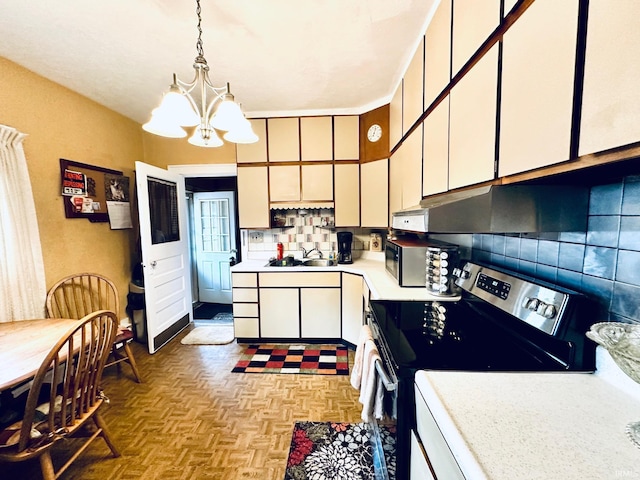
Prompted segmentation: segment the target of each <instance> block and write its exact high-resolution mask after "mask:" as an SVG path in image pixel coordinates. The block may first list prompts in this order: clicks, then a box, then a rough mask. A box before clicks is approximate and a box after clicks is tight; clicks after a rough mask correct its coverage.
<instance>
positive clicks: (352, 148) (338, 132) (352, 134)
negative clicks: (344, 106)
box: [333, 115, 360, 160]
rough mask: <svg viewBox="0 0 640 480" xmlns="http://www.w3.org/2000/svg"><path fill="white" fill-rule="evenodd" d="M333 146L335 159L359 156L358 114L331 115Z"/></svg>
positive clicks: (351, 158) (354, 158)
mask: <svg viewBox="0 0 640 480" xmlns="http://www.w3.org/2000/svg"><path fill="white" fill-rule="evenodd" d="M333 148H334V159H335V160H358V159H359V158H360V117H359V116H358V115H345V116H338V117H333Z"/></svg>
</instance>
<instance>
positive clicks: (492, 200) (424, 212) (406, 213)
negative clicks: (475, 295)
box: [391, 185, 589, 233]
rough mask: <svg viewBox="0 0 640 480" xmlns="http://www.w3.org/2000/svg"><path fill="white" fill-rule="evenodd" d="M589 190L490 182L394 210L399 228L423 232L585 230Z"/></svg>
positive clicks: (396, 227) (572, 187)
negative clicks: (486, 184) (410, 206)
mask: <svg viewBox="0 0 640 480" xmlns="http://www.w3.org/2000/svg"><path fill="white" fill-rule="evenodd" d="M588 201H589V190H588V188H587V187H581V186H575V185H571V186H568V185H489V186H484V187H477V188H472V189H470V190H464V191H461V192H452V193H445V194H443V195H437V196H434V197H429V198H426V199H424V200H422V202H420V205H417V206H415V207H412V208H407V209H404V210H400V211H398V212H395V213H393V214H392V222H391V226H392V227H393V228H394V229H396V230H408V231H412V232H420V233H540V232H574V231H581V232H584V231H586V228H587V214H588Z"/></svg>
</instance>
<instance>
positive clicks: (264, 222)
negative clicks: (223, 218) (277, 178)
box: [238, 167, 269, 228]
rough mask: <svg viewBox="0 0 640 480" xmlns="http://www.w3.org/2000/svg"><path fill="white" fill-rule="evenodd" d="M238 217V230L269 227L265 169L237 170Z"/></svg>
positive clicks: (249, 168)
mask: <svg viewBox="0 0 640 480" xmlns="http://www.w3.org/2000/svg"><path fill="white" fill-rule="evenodd" d="M238 217H239V219H240V222H239V223H240V228H268V227H269V179H268V174H267V167H243V168H238Z"/></svg>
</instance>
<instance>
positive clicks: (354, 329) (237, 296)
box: [232, 270, 369, 345]
mask: <svg viewBox="0 0 640 480" xmlns="http://www.w3.org/2000/svg"><path fill="white" fill-rule="evenodd" d="M232 281H233V317H234V325H235V332H236V337H237V338H244V339H260V338H282V339H298V338H301V339H305V338H309V339H311V338H326V339H344V340H346V341H347V342H349V343H351V344H354V345H355V344H356V343H357V342H358V336H359V335H360V328H361V327H362V318H363V299H364V302H365V303H366V304H367V305H368V297H369V289H368V287H367V284H366V282H365V281H364V280H363V278H362V276H361V275H356V274H352V273H346V272H339V271H326V270H324V271H320V272H310V271H301V272H273V271H270V272H259V273H258V272H251V273H244V272H243V273H240V272H234V273H233V274H232Z"/></svg>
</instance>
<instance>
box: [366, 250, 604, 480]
mask: <svg viewBox="0 0 640 480" xmlns="http://www.w3.org/2000/svg"><path fill="white" fill-rule="evenodd" d="M455 275H456V277H457V279H456V281H455V283H456V285H457V286H458V287H459V288H460V289H461V295H462V296H461V300H460V301H458V302H455V303H452V302H415V301H383V300H381V301H372V302H371V313H372V314H371V317H370V319H369V323H370V326H371V329H372V332H373V335H374V339H375V341H376V344H377V346H378V350H379V351H380V354H381V357H382V359H383V363H384V373H386V375H387V376H388V377H389V383H390V385H389V386H388V387H387V389H388V390H390V391H389V392H388V395H387V399H386V400H387V412H388V413H389V414H390V415H391V417H392V418H394V419H395V421H396V428H397V445H396V452H397V453H396V455H397V457H396V478H397V480H407V479H408V478H409V448H410V447H409V439H410V431H411V429H412V428H414V426H415V411H414V393H413V392H414V390H413V378H414V374H415V372H416V370H419V369H431V370H465V371H525V372H526V371H532V372H536V371H537V372H539V371H593V370H594V369H595V343H593V342H591V341H590V340H588V339H587V338H586V336H585V332H586V331H587V330H588V329H589V327H590V326H591V324H592V323H595V321H596V319H595V318H594V314H593V308H589V307H590V302H589V299H588V298H587V297H585V296H584V295H582V294H580V293H577V292H574V291H570V290H567V289H564V288H561V287H559V286H556V285H551V284H548V283H545V282H542V281H540V280H536V279H534V278H528V277H523V276H521V275H517V274H515V273H513V272H509V271H506V270H502V269H499V268H497V267H490V266H487V265H481V264H477V263H471V262H467V263H465V264H464V265H463V266H462V268H458V269H456V272H455Z"/></svg>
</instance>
